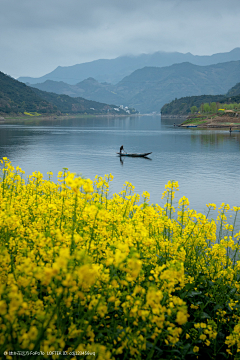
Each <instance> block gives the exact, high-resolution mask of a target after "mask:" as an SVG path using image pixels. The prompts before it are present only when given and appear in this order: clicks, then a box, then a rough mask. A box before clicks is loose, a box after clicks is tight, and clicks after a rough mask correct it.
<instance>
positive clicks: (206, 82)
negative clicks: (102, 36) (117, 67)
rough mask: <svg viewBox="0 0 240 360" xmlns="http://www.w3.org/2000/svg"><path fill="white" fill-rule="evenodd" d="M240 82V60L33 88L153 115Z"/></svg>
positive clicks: (46, 83) (145, 71) (225, 89)
mask: <svg viewBox="0 0 240 360" xmlns="http://www.w3.org/2000/svg"><path fill="white" fill-rule="evenodd" d="M239 81H240V60H238V61H231V62H226V63H219V64H215V65H208V66H199V65H194V64H191V63H187V62H185V63H181V64H174V65H171V66H167V67H144V68H142V69H138V70H136V71H134V72H133V73H131V74H130V75H129V76H126V77H125V78H123V79H122V80H121V81H120V82H119V83H118V84H116V85H111V84H107V83H105V84H100V83H99V82H97V81H96V80H95V79H93V78H88V79H86V80H84V81H82V82H80V83H78V84H76V85H69V84H66V83H63V82H60V83H58V82H54V81H47V82H45V83H43V84H35V85H32V86H34V87H37V88H40V89H41V90H48V91H52V92H55V93H59V94H60V93H62V92H64V93H65V94H68V95H70V94H71V96H82V97H84V98H85V99H91V100H94V101H100V102H105V103H109V99H111V102H114V103H115V104H118V105H121V104H123V105H124V106H129V107H131V108H135V109H137V110H139V111H141V112H142V113H151V112H153V111H156V112H159V111H160V109H161V107H162V106H163V105H164V104H166V103H168V102H170V101H172V100H173V99H175V98H180V97H183V96H193V95H195V96H196V95H203V94H210V95H218V94H226V92H227V91H228V90H229V89H230V88H231V87H233V86H234V85H235V84H236V82H239ZM80 94H81V95H80Z"/></svg>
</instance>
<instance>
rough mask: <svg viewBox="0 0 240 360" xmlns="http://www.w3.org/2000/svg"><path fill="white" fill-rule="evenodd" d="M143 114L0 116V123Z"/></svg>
mask: <svg viewBox="0 0 240 360" xmlns="http://www.w3.org/2000/svg"><path fill="white" fill-rule="evenodd" d="M143 115H144V114H127V115H123V114H122V115H117V114H106V115H104V114H98V115H93V114H73V115H59V116H57V115H50V116H41V115H40V116H28V115H23V116H2V115H1V116H0V124H4V123H7V122H14V121H35V120H40V121H43V120H46V121H50V120H67V119H78V118H82V119H83V118H95V117H112V118H115V117H133V116H143Z"/></svg>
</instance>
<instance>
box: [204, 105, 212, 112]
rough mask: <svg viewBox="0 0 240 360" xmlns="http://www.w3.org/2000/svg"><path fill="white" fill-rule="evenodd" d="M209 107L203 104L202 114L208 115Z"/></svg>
mask: <svg viewBox="0 0 240 360" xmlns="http://www.w3.org/2000/svg"><path fill="white" fill-rule="evenodd" d="M210 109H211V108H210V106H209V104H208V103H205V104H203V112H204V113H205V114H206V113H209V112H210Z"/></svg>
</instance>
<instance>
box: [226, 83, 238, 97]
mask: <svg viewBox="0 0 240 360" xmlns="http://www.w3.org/2000/svg"><path fill="white" fill-rule="evenodd" d="M226 95H227V96H236V95H240V82H239V83H237V84H236V85H235V86H233V87H232V88H231V89H230V90H229V91H228V92H227V94H226Z"/></svg>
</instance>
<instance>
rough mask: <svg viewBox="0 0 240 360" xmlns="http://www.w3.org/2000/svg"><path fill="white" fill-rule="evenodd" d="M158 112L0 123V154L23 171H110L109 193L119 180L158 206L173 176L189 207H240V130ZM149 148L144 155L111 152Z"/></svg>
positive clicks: (89, 174)
mask: <svg viewBox="0 0 240 360" xmlns="http://www.w3.org/2000/svg"><path fill="white" fill-rule="evenodd" d="M174 122H175V123H178V122H181V120H179V121H176V119H175V120H166V119H164V120H161V117H160V116H139V117H129V118H116V117H115V118H111V117H108V118H107V117H106V118H103V117H102V118H101V117H99V118H91V119H87V118H86V119H83V118H79V119H70V120H62V121H59V120H55V121H50V122H49V121H48V122H47V121H37V122H33V123H31V124H30V123H25V124H24V123H22V124H14V125H12V124H6V123H4V124H1V125H0V158H2V157H3V156H6V157H8V158H9V159H10V160H11V161H12V163H13V165H15V166H16V165H19V166H20V167H21V168H22V169H23V170H25V171H26V174H28V175H29V174H31V173H32V172H33V171H36V170H37V171H40V172H42V173H43V174H44V177H45V178H47V172H48V171H52V172H53V173H54V180H56V179H57V173H58V171H60V170H62V168H63V167H67V168H68V169H69V170H70V171H72V172H75V173H77V174H82V175H84V176H85V177H89V178H91V179H93V178H94V177H95V175H97V174H98V175H104V174H109V173H112V174H113V175H114V180H113V182H112V185H111V189H110V190H111V193H113V192H120V191H121V190H122V186H123V183H124V182H125V181H129V182H131V183H133V185H135V190H136V192H137V193H139V194H142V192H143V191H148V192H149V193H150V194H151V202H152V203H158V204H160V205H163V201H162V200H161V194H162V192H163V191H164V189H165V187H164V185H165V184H166V183H167V182H168V181H169V180H177V181H178V182H179V186H180V191H179V192H178V193H177V198H180V197H181V196H183V195H185V196H187V197H188V198H189V201H190V207H192V208H194V209H196V210H197V211H200V212H203V213H206V204H207V203H216V204H217V205H218V206H219V205H220V204H221V203H222V202H226V203H229V204H230V206H233V205H236V206H240V191H239V188H240V186H239V185H240V133H232V134H231V135H230V134H229V132H228V131H227V130H213V129H212V130H211V129H204V130H203V129H202V130H201V129H197V128H192V129H190V128H189V129H183V128H178V127H174V126H173V123H174ZM121 145H124V148H125V150H126V151H128V152H150V151H152V154H151V155H150V159H144V158H123V162H121V161H120V158H119V157H118V156H117V155H116V152H117V151H119V147H120V146H121Z"/></svg>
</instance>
